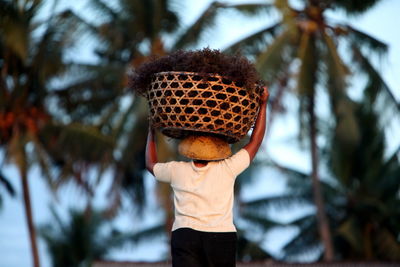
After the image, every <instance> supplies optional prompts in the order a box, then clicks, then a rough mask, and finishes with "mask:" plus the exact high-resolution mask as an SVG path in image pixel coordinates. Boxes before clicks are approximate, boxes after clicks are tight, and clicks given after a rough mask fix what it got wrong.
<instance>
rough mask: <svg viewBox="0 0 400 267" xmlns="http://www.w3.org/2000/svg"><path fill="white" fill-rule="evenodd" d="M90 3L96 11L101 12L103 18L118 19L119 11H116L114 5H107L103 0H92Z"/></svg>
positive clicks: (100, 15)
mask: <svg viewBox="0 0 400 267" xmlns="http://www.w3.org/2000/svg"><path fill="white" fill-rule="evenodd" d="M89 5H90V7H91V8H93V10H94V11H95V12H97V13H98V14H99V17H101V18H108V19H110V20H116V19H117V17H118V13H117V11H115V10H114V9H113V8H112V7H110V6H109V5H107V4H106V3H105V2H104V1H102V0H90V1H89Z"/></svg>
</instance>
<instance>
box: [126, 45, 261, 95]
mask: <svg viewBox="0 0 400 267" xmlns="http://www.w3.org/2000/svg"><path fill="white" fill-rule="evenodd" d="M164 71H182V72H183V71H185V72H197V73H200V74H201V75H204V76H207V75H211V74H218V75H220V76H224V77H227V78H229V79H231V80H232V81H234V82H236V84H239V85H240V86H243V87H244V88H246V89H248V90H254V88H255V87H256V83H260V77H259V74H258V72H257V70H256V69H255V67H254V65H253V64H252V63H251V62H250V61H249V60H248V59H247V58H245V57H243V56H240V55H235V56H229V55H226V54H223V53H222V52H220V51H219V50H217V49H209V48H204V49H202V50H197V51H183V50H179V51H176V52H173V53H171V54H170V55H168V56H164V57H159V58H157V57H153V58H152V59H151V60H150V61H149V62H146V63H144V64H142V65H141V66H139V67H138V68H137V69H135V70H134V71H133V73H132V74H131V75H130V76H129V87H130V88H131V89H132V90H133V91H134V92H136V93H138V94H140V95H145V94H146V92H147V90H149V88H150V84H151V81H152V78H153V74H155V73H158V72H164Z"/></svg>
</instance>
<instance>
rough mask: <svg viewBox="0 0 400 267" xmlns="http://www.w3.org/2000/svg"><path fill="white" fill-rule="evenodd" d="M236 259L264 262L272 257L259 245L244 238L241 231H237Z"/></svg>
mask: <svg viewBox="0 0 400 267" xmlns="http://www.w3.org/2000/svg"><path fill="white" fill-rule="evenodd" d="M237 257H238V259H239V260H243V261H244V260H249V259H250V260H251V261H257V260H265V259H268V258H272V256H271V255H270V254H269V253H268V252H267V251H265V250H264V249H263V248H262V246H261V244H260V243H258V242H254V241H252V240H250V239H249V238H247V237H246V235H245V233H244V231H243V230H241V229H238V241H237Z"/></svg>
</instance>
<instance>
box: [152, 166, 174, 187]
mask: <svg viewBox="0 0 400 267" xmlns="http://www.w3.org/2000/svg"><path fill="white" fill-rule="evenodd" d="M173 164H174V162H173V161H171V162H167V163H156V164H155V165H154V168H153V172H154V176H155V178H156V179H157V180H158V181H160V182H165V183H170V182H171V177H172V170H173Z"/></svg>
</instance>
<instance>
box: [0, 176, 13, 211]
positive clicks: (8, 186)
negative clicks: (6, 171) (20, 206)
mask: <svg viewBox="0 0 400 267" xmlns="http://www.w3.org/2000/svg"><path fill="white" fill-rule="evenodd" d="M0 184H1V185H2V187H3V188H4V189H5V190H6V191H7V193H8V194H9V195H10V196H12V197H14V196H15V190H14V187H13V186H12V184H11V183H10V181H9V180H8V179H7V178H6V177H5V176H4V175H3V173H2V172H1V171H0ZM2 205H3V198H2V196H1V194H0V209H1V208H2Z"/></svg>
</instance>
